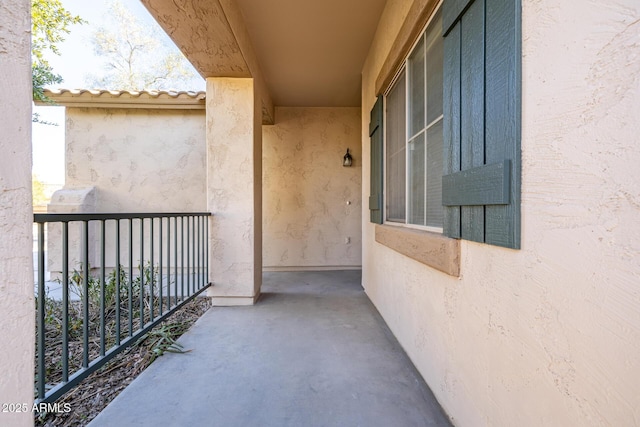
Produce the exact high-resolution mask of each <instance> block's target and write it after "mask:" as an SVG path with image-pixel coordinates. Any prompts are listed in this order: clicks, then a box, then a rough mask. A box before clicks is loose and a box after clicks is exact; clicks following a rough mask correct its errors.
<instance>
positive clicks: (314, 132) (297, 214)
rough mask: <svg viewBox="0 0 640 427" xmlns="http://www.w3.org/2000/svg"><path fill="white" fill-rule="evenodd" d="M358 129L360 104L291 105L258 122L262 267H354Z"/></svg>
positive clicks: (359, 160)
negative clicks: (271, 120) (347, 161)
mask: <svg viewBox="0 0 640 427" xmlns="http://www.w3.org/2000/svg"><path fill="white" fill-rule="evenodd" d="M359 127H360V109H359V108H293V107H288V108H285V107H277V108H276V123H275V125H272V126H263V166H264V168H263V198H264V201H263V205H264V217H263V230H264V236H263V238H264V240H263V241H264V248H263V263H264V267H265V269H272V270H273V269H281V270H296V269H316V268H323V269H324V268H359V267H360V265H361V235H362V234H361V217H360V211H361V200H360V188H361V178H362V155H361V150H360V132H359ZM347 148H349V149H350V153H351V155H352V156H353V158H354V162H353V166H351V167H344V166H342V158H343V156H344V154H345V152H346V150H347ZM347 241H348V242H347Z"/></svg>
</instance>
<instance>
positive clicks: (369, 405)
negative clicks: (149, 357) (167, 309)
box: [90, 271, 450, 427]
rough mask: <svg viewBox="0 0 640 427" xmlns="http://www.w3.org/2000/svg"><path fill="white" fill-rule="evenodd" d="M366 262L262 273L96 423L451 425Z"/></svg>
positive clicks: (198, 325) (213, 312) (187, 336)
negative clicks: (372, 295)
mask: <svg viewBox="0 0 640 427" xmlns="http://www.w3.org/2000/svg"><path fill="white" fill-rule="evenodd" d="M360 282H361V279H360V272H359V271H323V272H286V273H284V272H278V273H265V275H264V283H263V287H262V289H263V294H262V296H261V297H260V299H259V301H258V303H257V304H256V305H255V306H251V307H214V308H212V309H211V310H209V311H208V312H207V313H205V314H204V315H203V316H202V318H200V320H198V322H197V323H196V324H195V325H194V326H193V327H192V328H191V330H189V331H188V332H187V333H186V334H185V335H183V336H182V338H180V343H181V344H182V345H183V346H184V347H185V348H186V349H191V352H189V353H187V354H168V355H166V356H163V357H161V358H160V359H158V360H157V361H156V362H154V363H153V364H152V365H151V366H150V367H149V368H148V369H147V370H146V371H144V372H143V373H142V374H141V375H140V376H139V377H138V378H137V379H136V380H135V381H133V383H132V384H131V385H130V386H129V387H127V388H126V389H125V390H124V391H123V392H122V393H121V394H120V395H119V396H118V397H117V398H116V399H115V400H114V401H113V402H112V403H111V404H110V405H109V406H108V407H107V408H106V409H105V410H104V411H103V412H102V413H101V414H100V415H99V416H98V417H97V418H96V419H95V420H94V421H93V422H92V423H91V424H90V425H91V426H92V427H96V426H113V425H121V426H125V425H126V426H131V425H141V426H147V425H148V426H157V425H162V426H366V427H370V426H393V427H400V426H449V425H450V424H449V421H448V419H447V417H446V415H445V414H444V412H443V411H442V409H441V408H440V406H439V405H438V402H437V401H436V400H435V398H434V397H433V394H432V393H431V391H430V390H429V388H428V387H427V385H426V384H425V383H424V381H423V380H422V378H421V377H420V375H419V374H418V373H417V371H416V369H415V368H414V366H413V365H412V364H411V362H410V360H409V359H408V357H407V356H406V354H405V353H404V351H403V350H402V349H401V347H400V345H399V344H398V342H397V341H396V339H395V338H394V337H393V335H392V334H391V332H390V331H389V329H388V328H387V326H386V324H385V323H384V321H383V320H382V318H381V317H380V315H379V314H378V312H377V311H376V309H375V308H374V307H373V305H372V304H371V303H370V301H369V300H368V298H367V297H366V295H365V294H364V292H363V290H362V287H361V285H360Z"/></svg>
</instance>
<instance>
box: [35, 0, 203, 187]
mask: <svg viewBox="0 0 640 427" xmlns="http://www.w3.org/2000/svg"><path fill="white" fill-rule="evenodd" d="M121 2H122V4H123V5H124V6H125V7H126V8H127V9H129V10H130V11H131V12H132V13H133V14H134V15H135V16H136V17H138V18H139V19H140V20H141V21H143V22H144V23H145V24H148V25H153V26H157V25H158V24H157V23H156V22H155V20H154V19H153V18H152V17H151V15H150V14H149V12H147V10H146V9H145V8H144V6H142V4H141V3H140V2H139V0H121ZM61 3H62V5H63V6H64V7H65V9H67V10H68V11H69V12H70V13H71V14H72V15H79V16H80V17H81V18H82V19H84V20H85V21H87V23H86V24H84V25H74V26H72V27H71V33H70V34H67V35H66V37H65V41H64V42H62V43H60V44H58V48H59V50H60V53H61V55H60V56H56V55H54V54H47V55H46V58H47V59H48V61H49V63H50V64H51V66H52V67H53V70H54V72H55V73H57V74H60V75H61V76H62V78H63V82H62V83H61V84H57V85H55V86H53V87H54V88H58V89H90V88H89V87H87V85H86V82H85V80H86V76H87V75H88V74H89V73H91V72H93V71H94V70H96V69H99V68H100V67H101V66H102V61H101V59H100V58H99V57H97V56H96V55H95V54H94V53H93V47H92V45H91V35H92V33H93V31H95V29H96V28H98V27H100V26H104V25H106V20H105V16H106V15H107V10H108V6H109V4H110V3H111V0H92V1H87V0H61ZM161 33H162V34H163V35H164V32H162V31H161ZM166 40H167V43H169V44H170V45H171V46H174V47H175V45H173V42H171V40H170V39H169V37H168V36H167V37H166ZM175 49H176V50H177V48H175ZM198 84H199V86H198ZM204 88H205V83H204V80H202V81H201V82H200V81H197V82H194V87H190V88H189V90H194V91H197V90H204ZM33 111H34V113H38V114H39V116H40V119H41V120H43V121H46V122H51V123H56V124H57V126H52V125H44V124H38V123H34V124H33V128H32V133H33V136H32V141H33V173H34V174H35V175H36V176H37V177H38V179H40V180H41V181H44V182H45V183H47V184H56V185H59V186H62V184H64V107H54V106H46V107H38V106H34V108H33Z"/></svg>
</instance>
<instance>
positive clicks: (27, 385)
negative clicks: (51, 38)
mask: <svg viewBox="0 0 640 427" xmlns="http://www.w3.org/2000/svg"><path fill="white" fill-rule="evenodd" d="M30 29H31V25H30V2H29V1H27V0H8V1H3V2H1V3H0V75H2V76H3V77H2V79H0V129H1V132H0V153H2V155H1V156H0V404H3V406H2V408H0V425H3V426H31V425H33V413H32V412H31V408H32V405H33V358H34V341H35V338H34V336H35V319H34V318H35V316H34V307H35V304H34V301H33V259H32V233H31V229H32V228H31V224H32V221H33V216H32V213H33V208H32V206H31V53H30V47H31V40H30V36H29V34H30ZM8 404H13V405H11V406H6V407H5V406H4V405H8ZM16 405H17V406H16ZM23 405H24V406H23ZM25 409H26V411H25Z"/></svg>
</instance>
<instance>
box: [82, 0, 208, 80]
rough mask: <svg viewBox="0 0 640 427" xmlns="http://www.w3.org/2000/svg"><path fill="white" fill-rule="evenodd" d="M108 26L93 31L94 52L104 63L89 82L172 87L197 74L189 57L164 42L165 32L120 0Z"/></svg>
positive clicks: (111, 10)
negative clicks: (144, 19)
mask: <svg viewBox="0 0 640 427" xmlns="http://www.w3.org/2000/svg"><path fill="white" fill-rule="evenodd" d="M107 18H108V20H109V24H110V25H109V26H108V27H100V28H98V29H97V30H96V31H95V32H94V33H93V38H92V43H93V48H94V51H95V53H96V54H97V55H98V56H100V57H102V58H103V59H104V61H105V67H103V69H102V70H100V72H99V73H97V74H94V75H93V76H92V77H91V81H90V84H91V85H93V86H94V87H96V88H100V89H111V90H130V91H139V90H169V89H176V88H177V87H181V86H184V85H185V82H187V84H188V81H189V80H191V79H194V78H197V75H196V74H195V72H194V71H193V68H192V67H191V66H190V64H189V63H188V62H187V60H186V58H185V57H184V56H183V55H182V54H181V53H177V52H172V49H171V48H170V47H169V46H168V45H167V44H166V43H163V42H162V40H163V39H164V37H163V35H162V34H161V33H160V32H159V31H158V30H157V29H156V27H151V26H149V25H146V24H144V23H143V22H141V21H140V20H139V19H138V18H136V17H135V16H134V15H133V14H132V13H131V12H129V10H128V9H127V8H126V7H125V6H124V5H123V4H122V3H121V2H120V1H118V0H115V1H113V2H112V4H111V7H110V9H109V15H108V17H107Z"/></svg>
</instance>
